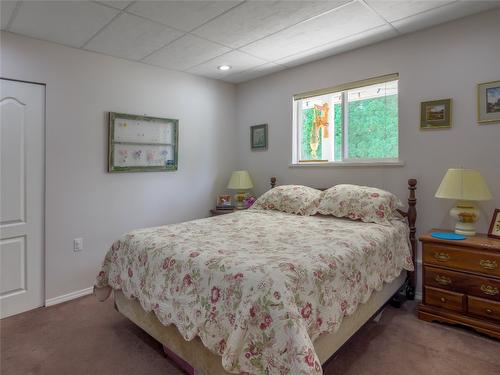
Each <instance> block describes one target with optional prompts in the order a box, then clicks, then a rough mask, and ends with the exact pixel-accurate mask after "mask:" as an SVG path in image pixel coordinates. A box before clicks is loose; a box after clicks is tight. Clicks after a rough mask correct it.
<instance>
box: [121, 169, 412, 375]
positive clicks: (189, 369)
mask: <svg viewBox="0 0 500 375" xmlns="http://www.w3.org/2000/svg"><path fill="white" fill-rule="evenodd" d="M276 181H277V179H276V177H271V188H274V187H275V186H276ZM416 186H417V180H416V179H413V178H412V179H409V180H408V190H409V196H408V210H407V211H403V210H399V209H398V212H399V213H400V214H401V215H402V216H403V217H405V218H406V219H407V220H408V226H409V228H410V234H409V239H410V243H411V253H412V261H413V264H414V265H415V267H416V253H417V240H416V230H417V229H416V220H417V210H416V204H417V199H416V197H415V190H416ZM319 190H326V189H319ZM415 287H416V268H415V270H414V271H412V272H407V276H406V281H405V283H404V284H403V285H402V287H401V288H399V290H398V291H397V292H396V293H395V294H394V295H393V296H392V297H391V298H389V299H388V300H387V301H385V303H383V304H382V306H381V307H380V308H379V309H378V310H377V311H376V312H375V314H373V315H372V316H371V317H370V318H369V319H367V320H366V321H364V320H363V321H364V324H363V325H362V326H361V328H362V327H363V326H364V325H365V324H366V323H368V322H369V321H371V320H372V319H373V318H374V317H375V316H377V315H378V314H379V313H380V311H382V310H383V309H384V307H385V306H386V305H387V304H389V303H390V304H391V305H393V306H396V307H399V306H400V305H401V303H402V302H403V301H404V298H405V296H406V299H409V300H413V299H414V298H415ZM402 292H404V294H405V296H404V295H403V294H402ZM115 308H116V310H118V311H119V312H121V313H122V314H124V315H125V316H127V315H126V314H125V313H124V312H123V311H120V309H119V307H118V306H117V304H116V298H115ZM141 311H143V310H141ZM136 324H137V325H139V326H140V327H141V328H143V329H145V328H144V327H142V326H141V325H140V324H138V323H137V322H136ZM165 328H166V329H171V330H172V327H170V326H169V327H165ZM361 328H360V329H361ZM360 329H358V330H357V331H356V332H355V333H354V334H353V335H352V336H351V337H350V338H349V339H347V341H345V342H344V343H343V344H342V345H341V346H340V348H339V349H338V350H336V351H335V352H334V353H333V354H332V355H331V356H330V357H329V358H328V359H327V360H326V361H325V362H324V363H323V365H322V367H323V368H325V366H326V365H327V364H328V363H329V362H330V361H331V360H333V359H334V358H335V356H336V355H337V354H338V353H339V352H340V351H341V350H342V348H344V347H345V346H346V344H347V343H348V342H350V341H351V339H352V338H353V337H355V335H356V334H357V333H358V332H359V330H360ZM146 331H147V330H146ZM170 332H172V331H170ZM177 332H178V331H177V330H176V329H175V327H174V328H173V334H177ZM205 349H206V348H205ZM163 350H164V352H165V354H166V355H167V357H169V358H170V359H171V360H172V361H173V362H175V363H176V365H177V366H178V367H179V368H180V369H182V370H183V371H185V372H186V373H187V374H190V375H197V374H198V372H197V371H196V369H195V368H193V366H192V365H191V364H190V363H189V362H187V361H185V360H184V359H183V358H182V357H181V356H180V355H179V353H177V352H176V351H174V350H172V349H169V348H168V347H167V346H165V344H163ZM206 351H208V349H206Z"/></svg>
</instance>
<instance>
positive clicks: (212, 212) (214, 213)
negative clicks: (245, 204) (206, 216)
mask: <svg viewBox="0 0 500 375" xmlns="http://www.w3.org/2000/svg"><path fill="white" fill-rule="evenodd" d="M234 211H236V209H235V208H232V209H229V210H218V209H217V208H214V209H211V210H210V216H219V215H225V214H230V213H233V212H234Z"/></svg>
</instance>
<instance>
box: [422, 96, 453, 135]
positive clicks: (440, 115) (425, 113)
mask: <svg viewBox="0 0 500 375" xmlns="http://www.w3.org/2000/svg"><path fill="white" fill-rule="evenodd" d="M439 128H451V99H441V100H433V101H430V102H422V103H420V129H439Z"/></svg>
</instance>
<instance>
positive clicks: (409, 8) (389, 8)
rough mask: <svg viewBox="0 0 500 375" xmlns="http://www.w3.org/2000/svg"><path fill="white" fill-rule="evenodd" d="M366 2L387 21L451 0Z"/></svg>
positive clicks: (420, 11) (436, 6) (374, 0)
mask: <svg viewBox="0 0 500 375" xmlns="http://www.w3.org/2000/svg"><path fill="white" fill-rule="evenodd" d="M366 2H367V4H368V5H369V6H371V7H372V8H373V9H375V10H376V11H377V12H378V13H379V14H380V15H381V16H382V17H384V18H385V19H386V20H387V21H389V22H391V21H395V20H399V19H401V18H405V17H409V16H413V15H415V14H418V13H422V12H425V11H427V10H429V9H433V8H438V7H440V6H443V5H445V4H448V3H452V2H453V1H450V0H447V1H426V0H405V1H394V0H393V1H379V0H366Z"/></svg>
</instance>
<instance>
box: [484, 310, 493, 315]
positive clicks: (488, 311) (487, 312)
mask: <svg viewBox="0 0 500 375" xmlns="http://www.w3.org/2000/svg"><path fill="white" fill-rule="evenodd" d="M484 311H486V314H492V313H493V310H492V309H485V310H484Z"/></svg>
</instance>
